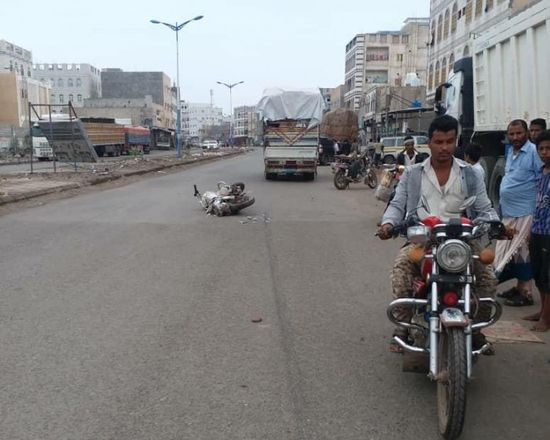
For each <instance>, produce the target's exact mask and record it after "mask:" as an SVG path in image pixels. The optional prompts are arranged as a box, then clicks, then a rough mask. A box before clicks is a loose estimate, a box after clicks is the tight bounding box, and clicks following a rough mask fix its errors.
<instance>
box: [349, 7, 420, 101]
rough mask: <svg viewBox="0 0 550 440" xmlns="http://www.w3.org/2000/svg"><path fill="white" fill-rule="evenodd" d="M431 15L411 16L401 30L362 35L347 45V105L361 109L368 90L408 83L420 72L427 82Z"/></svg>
mask: <svg viewBox="0 0 550 440" xmlns="http://www.w3.org/2000/svg"><path fill="white" fill-rule="evenodd" d="M429 25H430V20H429V18H407V19H406V20H405V22H404V25H403V28H402V29H401V30H400V31H380V32H376V33H369V34H358V35H356V36H355V37H354V38H353V40H351V41H350V42H349V43H348V44H347V46H346V65H345V72H346V74H345V94H344V103H345V105H346V107H348V108H351V109H353V110H357V109H359V107H360V106H361V105H362V101H363V99H364V97H363V96H364V93H365V92H366V91H367V90H369V89H371V88H372V87H375V86H377V85H392V86H397V87H400V86H404V85H405V77H406V75H407V74H409V73H416V74H417V76H418V79H419V82H420V84H424V85H425V84H426V77H427V72H426V66H427V56H428V49H427V43H428V41H429Z"/></svg>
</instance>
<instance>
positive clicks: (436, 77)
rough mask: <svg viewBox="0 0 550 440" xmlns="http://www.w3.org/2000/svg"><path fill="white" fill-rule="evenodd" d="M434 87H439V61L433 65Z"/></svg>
mask: <svg viewBox="0 0 550 440" xmlns="http://www.w3.org/2000/svg"><path fill="white" fill-rule="evenodd" d="M434 82H435V87H437V86H438V85H439V61H438V62H437V63H435V74H434Z"/></svg>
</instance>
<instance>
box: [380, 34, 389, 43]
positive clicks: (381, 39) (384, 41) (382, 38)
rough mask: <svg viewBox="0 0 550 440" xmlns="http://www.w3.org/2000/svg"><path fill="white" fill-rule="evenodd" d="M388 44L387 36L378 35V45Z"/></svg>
mask: <svg viewBox="0 0 550 440" xmlns="http://www.w3.org/2000/svg"><path fill="white" fill-rule="evenodd" d="M387 42H388V35H387V34H382V35H380V43H387Z"/></svg>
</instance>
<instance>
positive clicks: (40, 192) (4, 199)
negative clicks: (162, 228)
mask: <svg viewBox="0 0 550 440" xmlns="http://www.w3.org/2000/svg"><path fill="white" fill-rule="evenodd" d="M240 154H245V151H232V152H229V153H227V154H224V155H223V156H214V157H201V158H197V160H191V161H186V162H183V161H182V162H180V163H173V164H169V165H160V166H158V167H155V168H150V169H148V170H136V171H129V172H128V173H124V174H115V175H112V176H101V177H97V178H96V179H94V180H91V181H89V182H86V183H68V184H66V185H63V186H61V187H53V188H45V189H37V190H35V191H29V192H27V193H22V194H16V195H13V196H10V195H7V196H0V206H2V205H6V204H8V203H15V202H19V201H22V200H28V199H33V198H35V197H40V196H45V195H47V194H53V193H57V192H64V191H69V190H71V189H77V188H83V187H86V186H94V185H99V184H102V183H106V182H111V181H113V180H118V179H120V178H122V177H131V176H140V175H143V174H149V173H156V172H157V171H162V170H165V169H169V168H176V167H181V166H185V165H193V164H197V163H200V162H211V161H214V160H220V159H223V158H225V157H231V156H237V155H240Z"/></svg>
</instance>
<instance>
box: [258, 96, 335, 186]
mask: <svg viewBox="0 0 550 440" xmlns="http://www.w3.org/2000/svg"><path fill="white" fill-rule="evenodd" d="M257 109H258V113H259V114H260V117H261V119H262V121H263V128H264V175H265V178H266V179H268V180H269V179H273V178H275V177H277V176H283V175H302V176H304V177H306V178H307V179H311V180H312V179H314V178H315V176H316V174H317V160H318V146H319V125H320V123H321V119H322V116H323V109H324V100H323V96H322V95H321V93H320V92H319V90H316V91H313V90H312V91H305V90H303V91H284V90H281V89H268V90H266V91H264V95H263V97H262V99H261V100H260V102H259V103H258V106H257Z"/></svg>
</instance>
